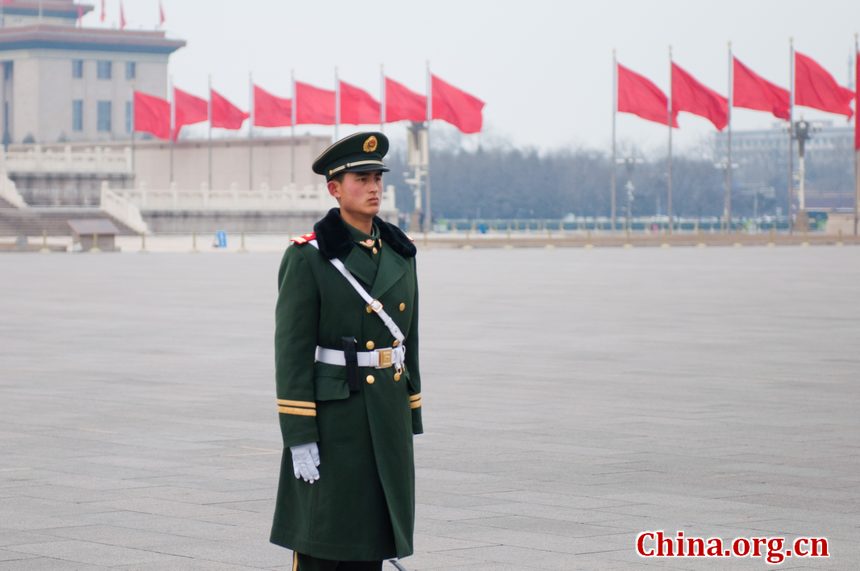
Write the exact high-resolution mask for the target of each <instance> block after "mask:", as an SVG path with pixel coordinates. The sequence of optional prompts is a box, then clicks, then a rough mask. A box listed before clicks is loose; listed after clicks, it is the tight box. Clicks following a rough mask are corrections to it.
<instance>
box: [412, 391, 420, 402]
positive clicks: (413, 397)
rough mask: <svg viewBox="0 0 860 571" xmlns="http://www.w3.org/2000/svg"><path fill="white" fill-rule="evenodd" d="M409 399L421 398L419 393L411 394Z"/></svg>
mask: <svg viewBox="0 0 860 571" xmlns="http://www.w3.org/2000/svg"><path fill="white" fill-rule="evenodd" d="M409 400H410V401H414V400H421V393H418V394H414V395H412V396H411V397H409Z"/></svg>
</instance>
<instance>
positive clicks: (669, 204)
mask: <svg viewBox="0 0 860 571" xmlns="http://www.w3.org/2000/svg"><path fill="white" fill-rule="evenodd" d="M667 99H668V101H669V105H668V106H667V108H666V109H667V113H668V119H669V160H668V161H667V169H666V191H667V195H668V196H667V200H666V214H668V216H669V228H668V231H669V235H670V236H671V235H672V226H673V225H674V224H673V221H672V46H669V97H668V98H667Z"/></svg>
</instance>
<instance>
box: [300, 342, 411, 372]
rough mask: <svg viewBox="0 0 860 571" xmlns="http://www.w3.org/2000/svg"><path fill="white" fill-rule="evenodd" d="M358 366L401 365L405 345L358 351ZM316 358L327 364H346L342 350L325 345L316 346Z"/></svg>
mask: <svg viewBox="0 0 860 571" xmlns="http://www.w3.org/2000/svg"><path fill="white" fill-rule="evenodd" d="M356 355H357V356H358V366H359V367H375V368H377V369H387V368H388V367H391V366H397V367H402V366H403V363H404V362H405V361H406V347H404V346H403V345H400V346H399V347H389V348H387V349H377V350H376V351H358V352H357V353H356ZM316 360H317V361H318V362H320V363H326V364H328V365H340V366H341V367H345V366H346V356H345V355H344V353H343V351H338V350H337V349H326V348H325V347H319V346H317V352H316Z"/></svg>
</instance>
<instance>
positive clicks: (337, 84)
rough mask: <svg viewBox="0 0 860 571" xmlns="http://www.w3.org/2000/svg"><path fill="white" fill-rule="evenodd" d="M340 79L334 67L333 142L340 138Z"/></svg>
mask: <svg viewBox="0 0 860 571" xmlns="http://www.w3.org/2000/svg"><path fill="white" fill-rule="evenodd" d="M339 132H340V78H339V77H338V75H337V66H335V67H334V140H335V141H337V140H338V139H339V138H340V137H339V136H338V135H339Z"/></svg>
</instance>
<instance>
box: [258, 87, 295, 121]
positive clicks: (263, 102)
mask: <svg viewBox="0 0 860 571" xmlns="http://www.w3.org/2000/svg"><path fill="white" fill-rule="evenodd" d="M292 124H293V102H292V101H291V100H289V99H282V98H281V97H275V96H274V95H272V94H271V93H269V92H268V91H265V90H263V89H262V88H260V87H257V86H256V85H255V86H254V126H255V127H289V126H290V125H292Z"/></svg>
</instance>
